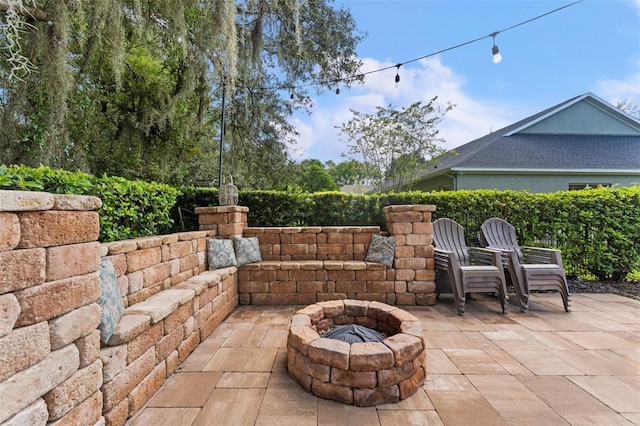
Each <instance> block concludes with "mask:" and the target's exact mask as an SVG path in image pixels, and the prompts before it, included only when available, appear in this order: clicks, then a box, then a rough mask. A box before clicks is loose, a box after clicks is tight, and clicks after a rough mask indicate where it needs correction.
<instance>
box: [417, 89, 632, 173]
mask: <svg viewBox="0 0 640 426" xmlns="http://www.w3.org/2000/svg"><path fill="white" fill-rule="evenodd" d="M582 101H586V102H589V104H590V107H595V108H597V109H598V110H600V111H602V114H605V116H606V119H607V120H612V121H613V122H614V123H615V124H616V125H617V124H618V123H619V124H620V125H619V126H618V127H620V128H622V131H620V130H618V131H616V132H613V133H617V134H606V133H605V134H596V133H594V134H588V133H583V134H572V133H571V130H572V129H571V126H572V124H571V123H569V125H568V128H569V129H568V130H566V129H565V130H562V131H561V132H558V133H557V134H554V133H550V132H549V130H548V129H549V126H547V128H546V130H545V126H544V123H545V121H546V122H547V123H548V122H550V120H552V119H554V118H553V116H557V115H558V114H559V113H560V112H561V111H563V110H565V109H567V108H569V107H571V106H573V105H576V104H577V103H579V102H582ZM578 125H579V123H578V124H575V125H574V126H575V127H576V128H577V126H578ZM627 128H628V131H627V130H625V129H627ZM537 130H540V133H537V132H536V131H537ZM578 131H579V130H578ZM578 131H576V132H575V133H578ZM443 169H450V170H459V171H464V170H496V171H498V170H531V171H535V170H539V171H548V170H587V169H589V170H594V171H595V170H601V171H604V170H616V171H623V170H636V171H637V170H639V169H640V121H639V120H637V119H635V118H634V117H632V116H630V115H629V114H626V113H624V112H622V111H620V110H619V109H617V108H615V107H613V106H612V105H610V104H608V103H607V102H605V101H603V100H601V99H599V98H598V97H596V96H595V95H593V94H591V93H586V94H584V95H582V96H578V97H576V98H573V99H569V100H568V101H565V102H563V103H560V104H558V105H556V106H553V107H551V108H549V109H547V110H544V111H541V112H539V113H537V114H535V115H532V116H530V117H527V118H525V119H523V120H521V121H518V122H517V123H514V124H511V125H509V126H507V127H504V128H502V129H500V130H498V131H495V132H492V133H490V134H488V135H486V136H483V137H481V138H479V139H475V140H473V141H471V142H469V143H467V144H465V145H462V146H460V147H458V148H455V150H453V151H451V152H448V153H446V154H445V155H443V156H442V157H441V158H440V159H438V161H437V163H436V167H435V168H430V170H428V171H426V172H424V173H422V174H421V175H420V177H419V178H418V179H420V178H424V177H427V176H429V175H431V174H434V173H438V172H441V171H442V170H443Z"/></svg>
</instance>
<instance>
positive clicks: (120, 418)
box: [102, 394, 129, 426]
mask: <svg viewBox="0 0 640 426" xmlns="http://www.w3.org/2000/svg"><path fill="white" fill-rule="evenodd" d="M102 399H103V404H104V394H103V397H102ZM103 415H104V419H105V423H106V424H107V425H108V426H124V424H125V422H126V421H127V417H129V400H128V399H127V398H125V399H123V400H122V401H120V402H119V403H118V404H116V405H115V407H113V408H111V409H110V410H104V412H103Z"/></svg>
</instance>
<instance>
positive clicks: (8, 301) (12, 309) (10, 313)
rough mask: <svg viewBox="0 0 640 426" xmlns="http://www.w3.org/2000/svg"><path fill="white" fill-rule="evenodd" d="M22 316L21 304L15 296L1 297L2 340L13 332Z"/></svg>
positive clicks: (0, 335)
mask: <svg viewBox="0 0 640 426" xmlns="http://www.w3.org/2000/svg"><path fill="white" fill-rule="evenodd" d="M18 315H20V303H18V299H17V298H16V296H14V295H13V294H4V295H2V296H0V338H1V337H4V336H6V335H7V334H9V333H10V332H11V330H12V329H13V326H14V325H15V323H16V321H17V320H18Z"/></svg>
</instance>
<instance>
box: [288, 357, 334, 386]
mask: <svg viewBox="0 0 640 426" xmlns="http://www.w3.org/2000/svg"><path fill="white" fill-rule="evenodd" d="M295 366H296V367H297V368H299V369H300V371H302V372H303V373H304V374H306V375H308V376H311V377H313V378H315V379H317V380H320V381H322V382H328V381H329V378H330V376H331V367H330V366H328V365H325V364H318V363H316V362H313V361H311V360H309V358H307V357H305V356H302V355H301V354H299V355H298V356H297V357H296V358H295Z"/></svg>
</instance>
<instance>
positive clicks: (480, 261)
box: [467, 247, 503, 268]
mask: <svg viewBox="0 0 640 426" xmlns="http://www.w3.org/2000/svg"><path fill="white" fill-rule="evenodd" d="M467 252H468V253H469V260H470V262H471V264H472V265H491V266H496V267H498V268H502V264H503V261H502V251H501V250H496V249H492V248H480V247H469V248H468V249H467Z"/></svg>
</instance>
